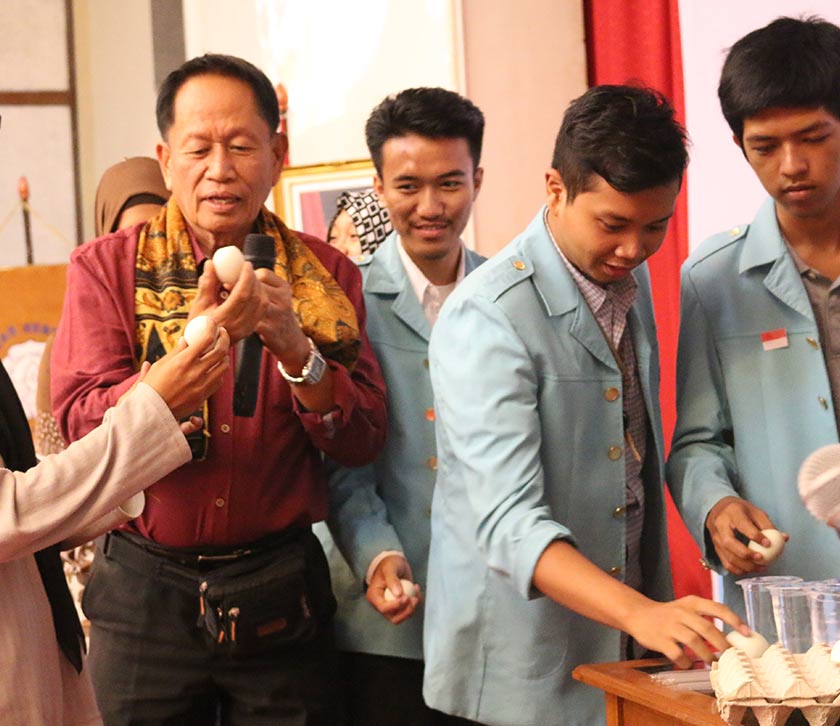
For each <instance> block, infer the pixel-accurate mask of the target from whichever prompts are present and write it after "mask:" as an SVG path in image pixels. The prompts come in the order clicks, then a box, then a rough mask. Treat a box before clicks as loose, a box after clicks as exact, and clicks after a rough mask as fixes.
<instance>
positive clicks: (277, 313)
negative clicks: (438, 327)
mask: <svg viewBox="0 0 840 726" xmlns="http://www.w3.org/2000/svg"><path fill="white" fill-rule="evenodd" d="M157 115H158V126H159V128H160V132H161V135H162V139H163V140H162V143H161V144H159V146H158V159H159V160H160V164H161V169H162V171H163V174H164V178H165V179H166V182H167V186H168V187H169V188H170V189H171V191H172V199H171V200H170V202H169V203H168V205H167V206H166V207H165V208H164V210H163V211H162V212H161V214H160V215H159V216H158V217H155V218H154V219H152V220H150V221H149V222H148V223H146V224H145V225H139V226H137V227H134V228H132V229H129V230H126V231H122V232H117V233H114V234H111V235H108V236H105V237H102V238H99V239H97V240H94V241H93V242H90V243H88V244H86V245H83V246H82V247H80V248H79V249H78V250H76V251H75V252H74V254H73V255H72V258H71V264H70V268H69V273H68V293H67V298H66V302H65V308H64V313H63V316H62V323H61V325H60V327H59V330H58V334H57V337H56V342H55V347H54V351H53V359H52V360H53V376H54V381H53V408H54V411H55V413H56V417H57V419H58V421H59V423H60V425H61V428H62V433H63V434H64V435H65V437H66V438H67V439H69V440H74V439H77V438H79V437H80V436H83V435H84V434H85V433H87V432H88V431H89V430H91V429H92V428H93V427H94V426H96V425H97V424H98V423H99V421H100V420H101V419H102V416H103V414H104V412H105V410H106V409H107V408H108V407H109V406H112V405H113V404H114V403H115V402H116V400H117V399H118V398H119V396H120V395H121V394H122V393H123V391H124V390H125V389H126V388H127V387H128V386H130V385H131V381H132V376H131V374H132V373H133V372H134V371H136V370H137V369H138V367H139V365H140V363H141V362H142V361H143V360H153V359H155V358H156V357H157V356H159V355H160V354H162V353H163V352H164V351H165V350H167V349H168V348H169V347H171V345H173V344H174V342H175V341H177V339H178V338H179V337H180V335H181V334H182V332H183V328H184V327H185V324H186V322H187V321H188V320H189V319H192V318H193V317H195V316H196V315H198V314H207V315H211V316H212V317H213V318H215V319H216V320H217V321H218V322H219V323H220V324H223V325H224V326H225V328H226V329H227V330H228V332H229V333H230V337H231V342H232V343H235V342H237V341H243V340H245V339H247V338H249V337H253V336H258V338H259V340H260V341H261V344H262V353H261V363H260V371H259V378H258V381H259V384H258V395H257V398H256V407H255V411H254V413H253V415H247V413H248V412H247V411H243V410H241V407H240V406H239V400H240V399H239V394H240V389H239V386H240V383H239V380H238V379H237V376H236V372H235V369H236V368H237V365H236V364H237V363H239V362H240V360H239V359H240V358H241V346H239V347H240V352H235V351H234V346H233V345H232V346H231V355H232V356H233V360H232V361H231V362H232V365H231V367H230V372H229V373H228V374H227V377H226V379H225V381H224V383H223V384H222V387H221V388H220V389H219V391H218V392H217V393H216V394H214V395H213V396H212V397H211V398H210V399H209V401H208V403H207V405H206V406H205V409H204V411H203V414H204V416H205V420H206V421H207V424H206V426H205V430H204V431H203V432H201V433H200V435H199V436H198V438H197V439H196V440H195V441H193V442H191V445H192V447H193V452H194V458H193V461H192V462H191V463H189V464H187V465H185V466H183V467H181V468H180V469H177V470H176V471H175V472H174V473H172V474H171V475H169V476H167V477H165V478H164V479H162V480H160V481H159V482H158V483H157V484H155V485H154V486H153V487H151V488H150V489H149V491H148V496H147V505H146V509H145V511H144V513H143V514H142V515H141V516H140V517H138V518H137V519H136V520H134V521H133V522H132V523H130V524H129V525H127V526H126V527H124V528H123V529H122V530H120V531H117V532H113V533H111V534H110V535H109V536H108V537H107V539H106V540H105V542H104V543H103V545H102V547H101V550H99V551H98V552H97V557H96V561H95V563H94V567H93V575H92V579H91V582H90V584H89V586H88V589H87V591H86V592H85V600H84V607H85V612H86V614H87V615H88V617H89V618H90V620H91V622H92V631H91V655H90V665H91V673H92V676H93V679H94V685H95V687H96V691H97V701H98V703H99V706H100V709H101V710H102V713H103V717H104V720H105V723H106V724H107V725H108V726H112V725H115V724H129V723H131V724H137V723H143V724H179V726H180V725H182V724H212V723H215V722H216V719H219V720H220V722H221V723H222V724H237V725H239V724H247V725H249V726H250V725H252V724H272V726H275V725H277V724H304V723H305V724H324V725H325V726H326V725H329V726H334V725H335V724H340V723H341V716H340V714H337V713H336V712H335V709H334V704H333V700H334V698H333V692H332V690H333V689H332V684H331V674H332V668H333V653H334V651H333V642H332V629H331V628H332V626H331V619H332V613H333V610H334V600H333V597H332V593H331V590H330V584H329V575H328V570H327V569H326V564H325V562H324V557H323V552H322V551H321V549H320V545H319V544H318V542H317V539H315V538H314V537H313V535H312V533H311V529H310V525H311V524H312V523H313V522H316V521H318V520H321V519H323V518H324V516H325V514H326V511H327V490H326V481H325V475H324V471H323V463H322V459H323V455H327V456H329V457H330V458H331V459H333V460H336V461H338V462H340V463H342V464H345V465H350V466H353V465H360V464H364V463H367V462H369V461H371V460H372V459H373V458H374V457H375V456H376V454H377V453H378V451H379V450H380V448H381V447H382V445H383V443H384V438H385V403H384V385H383V383H382V378H381V374H380V371H379V369H378V367H377V364H376V361H375V358H374V356H373V353H372V351H371V348H370V344H369V342H368V340H367V338H366V336H365V333H364V315H365V313H364V305H363V301H362V290H361V284H360V276H359V273H358V271H357V269H356V267H355V265H353V263H352V262H350V261H348V260H347V259H346V258H345V257H344V256H343V255H342V254H341V253H340V252H338V251H336V250H333V249H332V248H330V247H329V246H328V245H326V244H324V243H322V242H320V241H318V240H315V239H313V238H311V237H308V236H307V235H304V234H299V233H295V232H292V231H290V230H288V229H287V228H286V227H285V226H284V225H283V223H282V222H281V221H280V220H279V219H277V218H276V217H275V216H274V215H272V214H271V213H269V212H268V210H266V209H265V208H264V207H263V202H264V200H265V198H266V197H267V195H268V193H269V191H270V190H271V187H272V186H273V185H274V184H275V183H276V182H277V179H278V177H279V175H280V170H281V167H282V160H283V157H284V154H285V150H286V139H285V137H284V136H283V135H282V134H277V133H275V129H276V128H277V125H278V123H277V121H278V120H277V105H276V99H275V96H274V91H273V89H272V87H271V84H270V82H269V81H268V79H267V78H266V77H265V75H264V74H263V73H262V72H261V71H259V70H258V69H256V68H255V67H253V66H252V65H251V64H249V63H247V62H245V61H242V60H240V59H238V58H232V57H229V56H218V55H213V56H203V57H201V58H196V59H193V60H191V61H188V62H187V63H185V64H184V65H183V66H182V67H181V68H179V69H178V70H176V71H174V72H173V73H172V74H170V76H169V78H167V80H166V81H165V82H164V84H163V85H162V87H161V90H160V94H159V97H158V108H157ZM251 232H261V233H263V234H266V235H269V236H270V237H272V238H273V239H274V241H275V253H276V259H277V262H276V265H275V268H274V270H268V269H260V270H257V271H256V272H255V271H254V269H253V267H252V266H251V264H250V263H247V262H246V263H245V265H244V266H243V270H242V273H241V275H240V277H239V279H238V281H237V282H236V283H235V284H222V283H221V282H220V280H219V278H218V277H217V275H216V271H215V269H214V266H213V263H212V261H210V259H209V258H210V257H211V256H212V255H213V252H214V251H215V250H217V249H218V248H220V247H224V246H228V245H235V246H237V247H242V246H243V240H244V238H245V236H246V235H247V234H249V233H251Z"/></svg>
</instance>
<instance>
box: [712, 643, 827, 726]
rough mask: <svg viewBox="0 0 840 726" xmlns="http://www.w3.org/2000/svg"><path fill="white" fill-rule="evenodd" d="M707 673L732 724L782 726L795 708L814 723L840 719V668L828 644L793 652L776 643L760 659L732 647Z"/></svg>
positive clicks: (722, 713) (720, 708)
mask: <svg viewBox="0 0 840 726" xmlns="http://www.w3.org/2000/svg"><path fill="white" fill-rule="evenodd" d="M709 675H710V679H711V682H712V687H713V688H714V689H715V696H716V697H717V706H718V711H719V712H720V716H721V718H722V719H723V720H724V721H726V722H727V723H728V724H730V726H756V725H757V726H783V725H784V724H785V722H786V721H787V720H788V718H789V717H790V715H791V714H792V713H793V711H794V710H796V709H798V710H799V711H800V712H801V713H802V715H803V716H804V717H805V719H806V720H807V722H808V723H809V724H810V726H834V725H835V724H836V723H838V721H840V666H839V665H838V664H836V663H833V662H832V661H831V649H830V648H829V647H828V646H827V645H815V646H813V647H812V648H811V649H810V650H809V651H808V652H807V653H802V654H797V655H794V654H793V653H791V652H790V651H789V650H787V649H785V648H783V647H782V646H781V645H778V644H776V645H773V646H771V647H770V648H768V649H767V650H766V651H765V653H764V655H762V656H761V657H760V658H750V657H748V656H747V655H746V654H745V653H744V652H743V651H741V650H738V649H737V648H729V649H728V650H726V651H724V653H723V654H722V655H721V657H720V660H719V661H718V662H717V663H715V664H713V665H712V671H711V673H710V674H709Z"/></svg>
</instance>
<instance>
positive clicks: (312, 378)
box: [306, 350, 327, 383]
mask: <svg viewBox="0 0 840 726" xmlns="http://www.w3.org/2000/svg"><path fill="white" fill-rule="evenodd" d="M326 367H327V362H326V361H325V360H324V357H323V356H322V355H321V353H320V352H319V351H317V350H314V351H312V357H311V358H310V359H309V370H308V371H307V372H306V382H307V383H317V382H318V381H320V380H321V378H323V377H324V369H325V368H326Z"/></svg>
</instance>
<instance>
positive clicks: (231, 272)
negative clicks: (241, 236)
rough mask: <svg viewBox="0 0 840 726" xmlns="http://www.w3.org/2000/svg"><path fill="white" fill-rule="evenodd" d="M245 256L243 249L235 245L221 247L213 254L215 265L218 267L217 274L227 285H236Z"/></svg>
mask: <svg viewBox="0 0 840 726" xmlns="http://www.w3.org/2000/svg"><path fill="white" fill-rule="evenodd" d="M244 262H245V257H244V256H243V255H242V250H240V249H239V248H238V247H234V246H233V245H229V246H227V247H220V248H219V249H217V250H216V252H215V253H214V254H213V267H215V268H216V276H217V277H218V278H219V279H220V280H221V281H222V282H224V283H225V284H226V285H234V284H236V281H237V280H238V279H239V273H240V272H242V265H243V264H244Z"/></svg>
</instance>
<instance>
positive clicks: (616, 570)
mask: <svg viewBox="0 0 840 726" xmlns="http://www.w3.org/2000/svg"><path fill="white" fill-rule="evenodd" d="M610 574H611V575H613V576H614V577H615V576H618V575H620V574H621V568H620V567H610Z"/></svg>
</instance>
